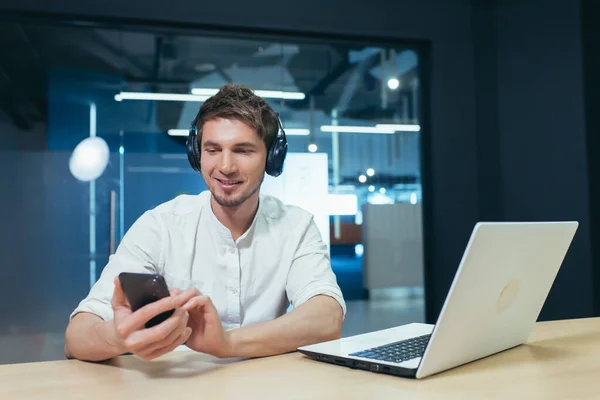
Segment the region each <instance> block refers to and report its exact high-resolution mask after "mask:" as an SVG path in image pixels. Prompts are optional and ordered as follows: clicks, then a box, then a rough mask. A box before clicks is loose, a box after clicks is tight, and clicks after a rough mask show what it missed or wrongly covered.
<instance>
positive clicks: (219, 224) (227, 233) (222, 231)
mask: <svg viewBox="0 0 600 400" xmlns="http://www.w3.org/2000/svg"><path fill="white" fill-rule="evenodd" d="M206 197H207V199H208V201H207V207H208V209H209V211H210V212H209V214H210V216H211V220H212V221H213V225H214V226H215V227H216V229H217V231H218V232H219V234H220V235H221V236H222V237H223V238H225V239H227V240H230V241H233V238H232V236H231V231H230V230H229V229H228V228H227V227H226V226H225V225H223V223H222V222H221V221H219V219H218V218H217V216H216V215H215V212H214V211H213V209H212V204H211V201H210V200H211V198H212V193H210V192H209V193H208V196H206ZM263 210H264V198H263V196H259V199H258V209H257V210H256V214H255V215H254V218H253V219H252V223H251V224H250V227H249V228H248V229H247V230H246V232H244V233H243V234H242V235H241V236H240V237H239V238H238V240H237V242H240V241H241V240H245V238H246V237H248V236H249V235H250V234H251V232H252V231H254V229H255V228H254V227H255V225H256V223H257V222H256V221H257V220H258V218H259V215H261V214H262V212H263Z"/></svg>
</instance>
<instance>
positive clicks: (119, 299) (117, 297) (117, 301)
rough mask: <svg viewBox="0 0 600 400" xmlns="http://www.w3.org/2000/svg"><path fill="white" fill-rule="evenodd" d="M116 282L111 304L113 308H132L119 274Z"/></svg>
mask: <svg viewBox="0 0 600 400" xmlns="http://www.w3.org/2000/svg"><path fill="white" fill-rule="evenodd" d="M114 283H115V289H114V291H113V296H112V299H111V305H112V307H113V309H115V308H118V307H128V308H131V307H130V306H129V302H128V301H127V296H125V292H124V291H123V287H122V286H121V281H120V280H119V277H118V276H115V279H114Z"/></svg>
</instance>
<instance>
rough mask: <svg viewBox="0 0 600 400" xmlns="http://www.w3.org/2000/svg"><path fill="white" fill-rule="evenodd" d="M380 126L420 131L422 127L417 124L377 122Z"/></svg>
mask: <svg viewBox="0 0 600 400" xmlns="http://www.w3.org/2000/svg"><path fill="white" fill-rule="evenodd" d="M375 126H376V127H378V128H387V129H393V130H394V131H406V132H419V131H420V130H421V127H420V126H419V125H417V124H377V125H375Z"/></svg>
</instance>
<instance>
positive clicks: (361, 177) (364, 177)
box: [358, 175, 367, 183]
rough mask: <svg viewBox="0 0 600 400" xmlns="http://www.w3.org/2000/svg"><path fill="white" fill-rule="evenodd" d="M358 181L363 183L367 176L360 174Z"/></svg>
mask: <svg viewBox="0 0 600 400" xmlns="http://www.w3.org/2000/svg"><path fill="white" fill-rule="evenodd" d="M358 181H359V182H360V183H365V182H366V181H367V177H366V176H364V175H360V176H359V177H358Z"/></svg>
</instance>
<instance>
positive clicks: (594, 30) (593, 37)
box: [581, 0, 600, 314]
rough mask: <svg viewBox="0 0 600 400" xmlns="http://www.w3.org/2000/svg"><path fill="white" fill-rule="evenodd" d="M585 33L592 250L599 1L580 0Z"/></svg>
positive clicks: (598, 291) (599, 198)
mask: <svg viewBox="0 0 600 400" xmlns="http://www.w3.org/2000/svg"><path fill="white" fill-rule="evenodd" d="M581 3H582V4H581V15H582V32H583V40H582V46H583V71H584V82H585V85H584V94H585V117H586V130H587V159H588V178H589V182H590V185H589V190H590V205H591V210H590V211H591V213H590V237H591V240H590V241H591V247H592V249H597V248H600V185H598V182H600V113H598V109H599V107H600V73H599V71H600V52H598V49H600V29H598V26H599V25H598V21H600V2H598V1H596V0H583V1H582V2H581ZM597 263H598V254H597V253H594V254H592V285H593V287H594V289H595V291H594V297H595V299H594V300H595V301H594V309H595V312H596V314H598V313H600V269H599V268H594V266H596V265H597Z"/></svg>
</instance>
